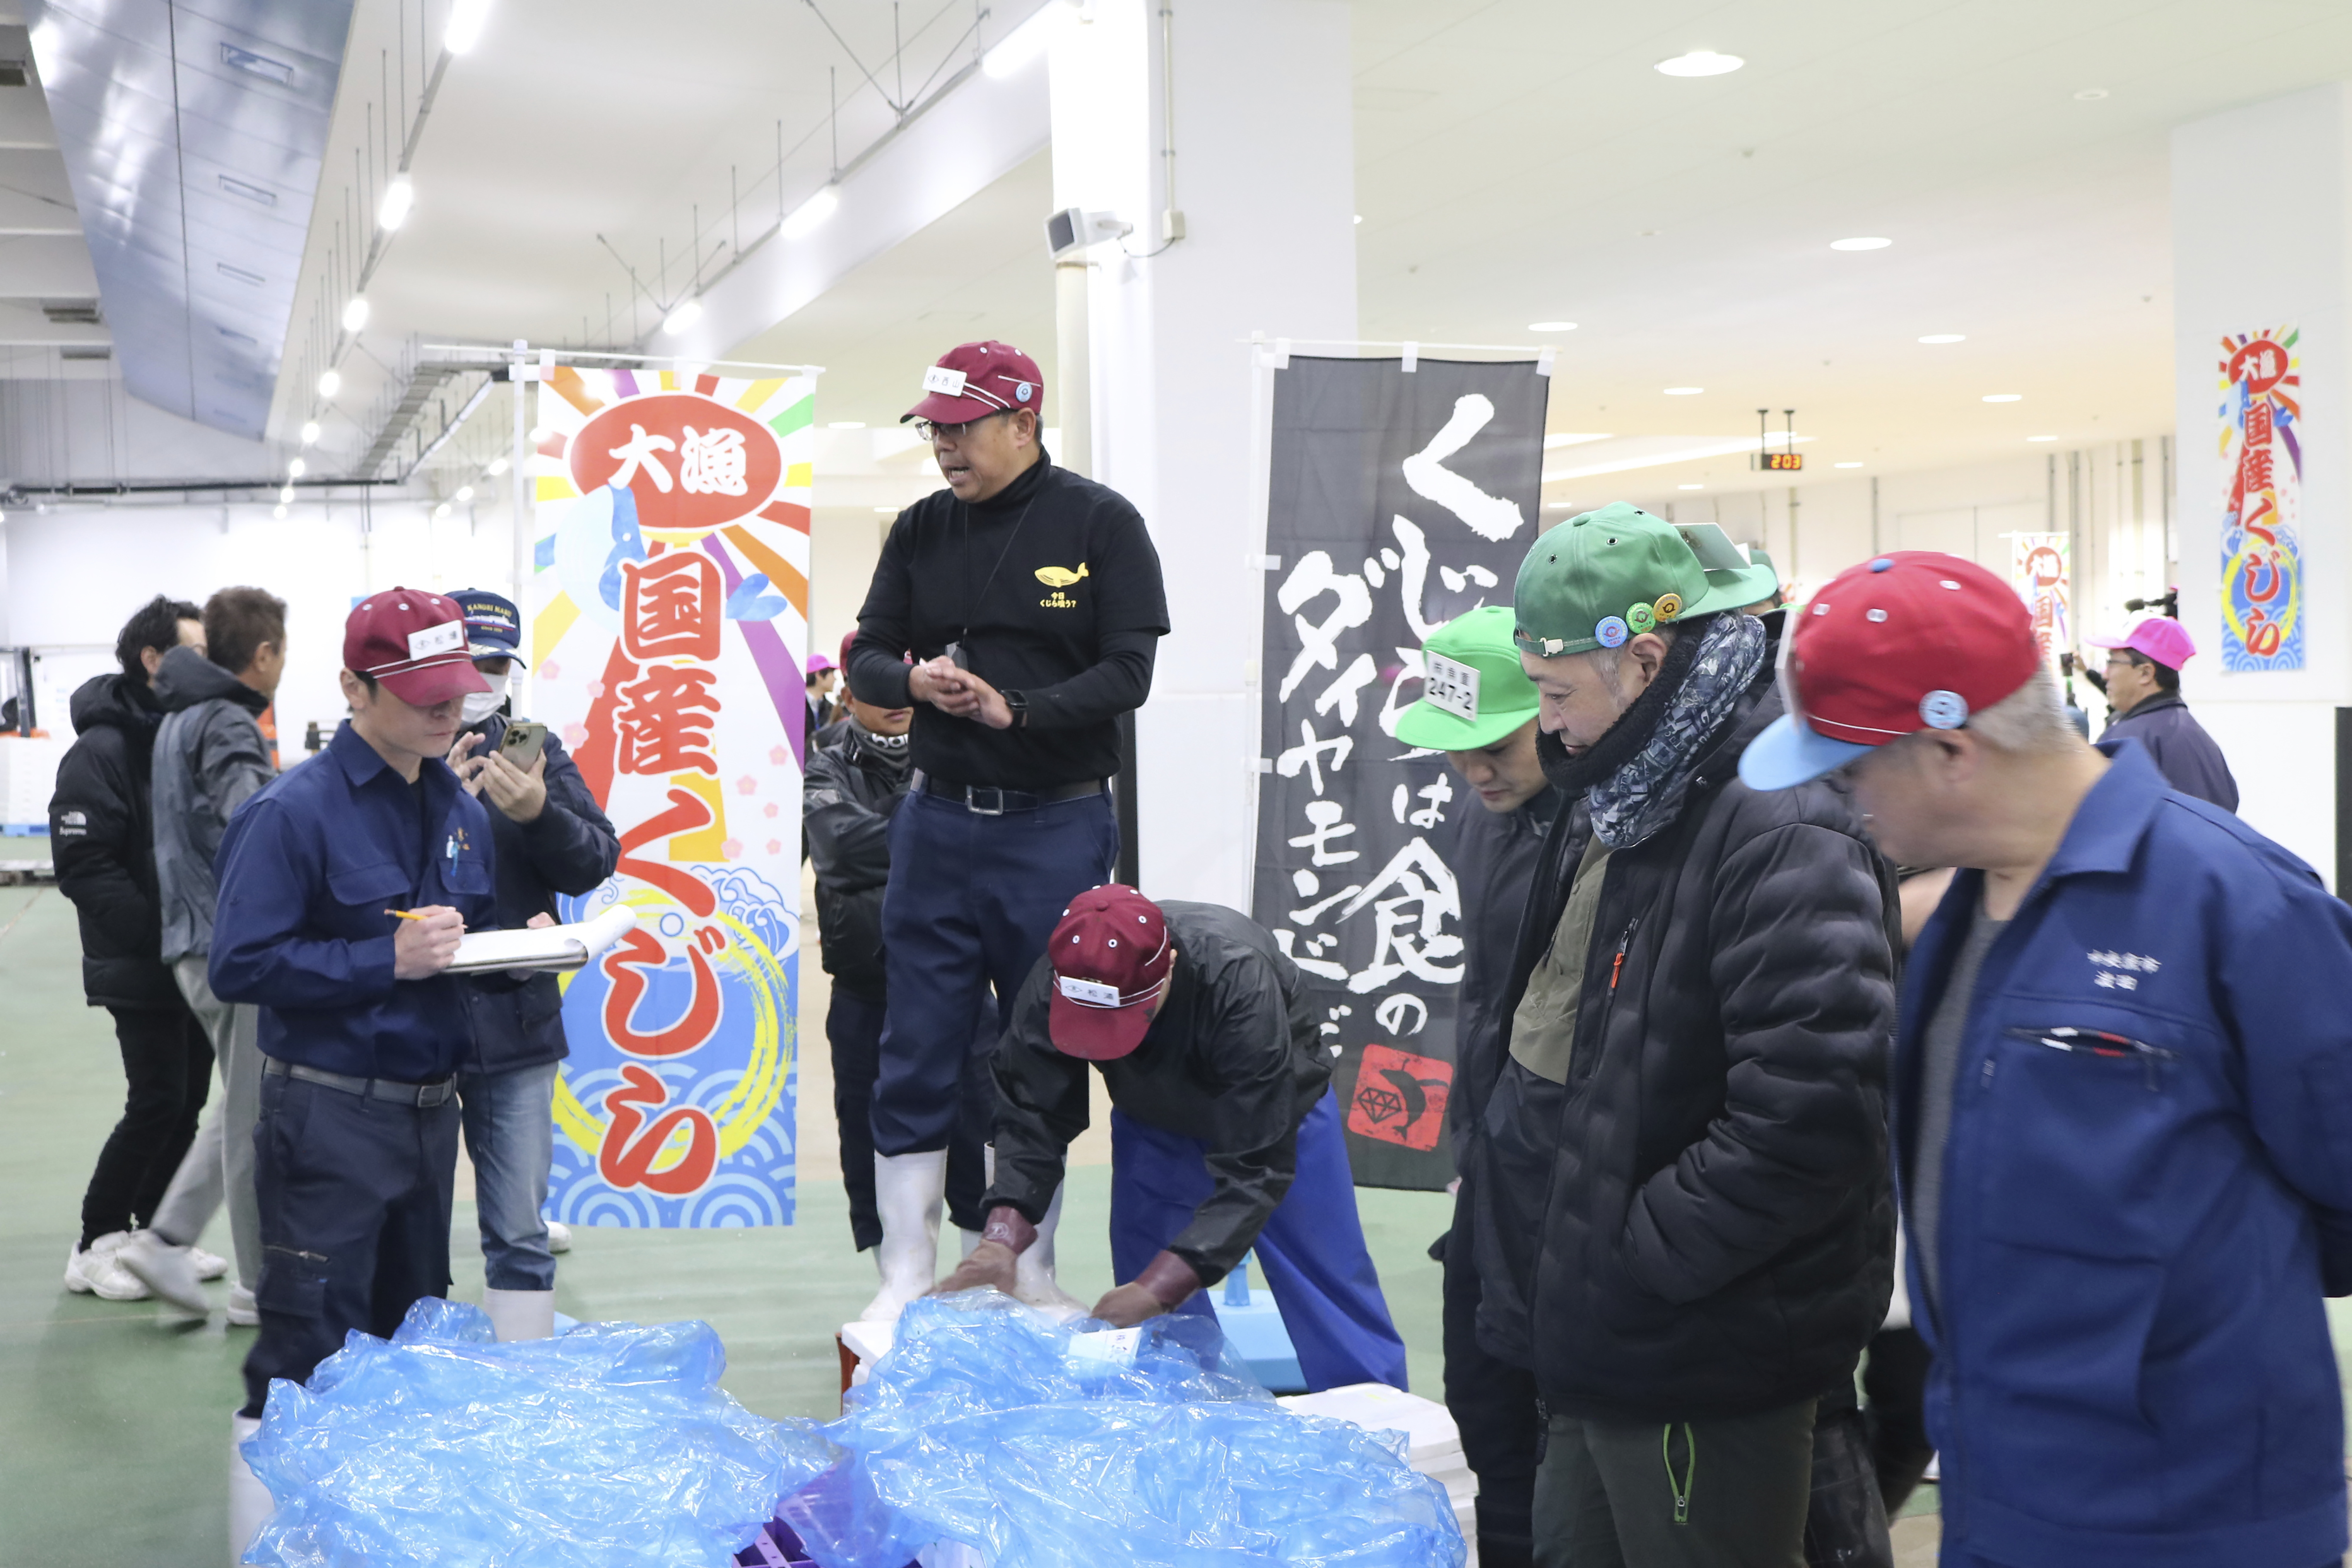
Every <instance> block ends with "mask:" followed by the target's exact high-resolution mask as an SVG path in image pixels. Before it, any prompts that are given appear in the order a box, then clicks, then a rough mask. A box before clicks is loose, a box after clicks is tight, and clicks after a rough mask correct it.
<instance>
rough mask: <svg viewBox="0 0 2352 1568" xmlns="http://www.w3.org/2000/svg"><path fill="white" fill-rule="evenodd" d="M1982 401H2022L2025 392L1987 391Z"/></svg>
mask: <svg viewBox="0 0 2352 1568" xmlns="http://www.w3.org/2000/svg"><path fill="white" fill-rule="evenodd" d="M1984 401H1986V402H1987V403H2022V402H2024V401H2025V394H2023V393H2021V392H1988V393H1986V394H1985V395H1984Z"/></svg>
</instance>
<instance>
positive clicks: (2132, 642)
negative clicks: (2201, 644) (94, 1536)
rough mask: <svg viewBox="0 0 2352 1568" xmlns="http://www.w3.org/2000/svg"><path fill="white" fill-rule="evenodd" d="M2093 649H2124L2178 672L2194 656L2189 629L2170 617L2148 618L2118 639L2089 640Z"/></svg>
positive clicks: (2194, 650)
mask: <svg viewBox="0 0 2352 1568" xmlns="http://www.w3.org/2000/svg"><path fill="white" fill-rule="evenodd" d="M2091 646H2092V647H2127V648H2129V649H2131V650H2132V652H2134V653H2138V654H2146V655H2147V657H2148V658H2152V659H2154V660H2156V662H2157V663H2158V664H2160V665H2162V666H2164V668H2167V669H2179V668H2180V667H2181V666H2182V665H2184V664H2187V663H2188V662H2189V660H2190V659H2192V658H2196V657H2197V645H2196V644H2195V643H2194V642H2192V641H2190V640H2189V628H2188V627H2187V626H2182V625H2181V624H2180V623H2179V621H2176V620H2174V619H2173V618H2172V617H2171V616H2148V617H2147V619H2146V620H2144V621H2142V622H2140V624H2139V625H2137V626H2134V627H2132V629H2131V630H2129V631H2127V632H2126V633H2125V634H2124V635H2123V636H2121V637H2093V638H2092V639H2091Z"/></svg>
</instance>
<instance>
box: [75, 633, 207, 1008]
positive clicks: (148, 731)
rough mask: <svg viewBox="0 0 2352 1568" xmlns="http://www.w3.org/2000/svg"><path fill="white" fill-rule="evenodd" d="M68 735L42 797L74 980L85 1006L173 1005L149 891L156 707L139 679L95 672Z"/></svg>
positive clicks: (78, 696)
mask: <svg viewBox="0 0 2352 1568" xmlns="http://www.w3.org/2000/svg"><path fill="white" fill-rule="evenodd" d="M67 711H68V712H69V713H70V714H71V715H72V716H73V727H74V735H75V739H74V743H73V745H72V746H71V747H70V748H69V749H68V751H67V752H66V754H65V759H64V761H62V762H60V763H58V789H57V793H56V794H55V795H51V796H50V797H49V843H50V845H51V847H52V853H53V854H54V855H55V857H56V860H57V868H58V890H59V891H61V892H63V893H64V894H65V896H66V897H67V898H68V899H71V900H73V906H74V913H75V914H76V915H78V916H79V918H80V921H81V988H82V992H83V994H85V995H87V996H88V997H89V1005H91V1006H93V1007H174V1006H178V1005H181V1002H180V988H179V986H178V984H175V983H174V982H173V979H172V971H171V970H170V969H169V968H168V967H167V966H166V965H165V964H164V963H163V915H162V912H161V908H160V905H159V902H158V900H157V899H156V895H155V830H154V817H153V816H152V812H151V809H150V806H149V787H150V784H149V776H148V775H149V771H150V769H151V767H152V763H153V761H154V756H155V731H156V728H157V726H159V725H160V724H162V723H163V707H162V705H161V704H160V703H158V702H157V701H156V700H155V695H154V693H153V692H152V691H150V690H149V689H148V688H147V683H146V681H144V680H143V679H142V680H133V679H131V678H130V677H128V676H125V675H121V674H120V673H118V674H114V675H100V676H93V677H92V678H91V679H89V680H86V681H84V682H82V684H81V686H80V688H79V689H78V690H76V691H75V692H74V694H73V701H72V702H71V703H70V704H69V705H68V709H67Z"/></svg>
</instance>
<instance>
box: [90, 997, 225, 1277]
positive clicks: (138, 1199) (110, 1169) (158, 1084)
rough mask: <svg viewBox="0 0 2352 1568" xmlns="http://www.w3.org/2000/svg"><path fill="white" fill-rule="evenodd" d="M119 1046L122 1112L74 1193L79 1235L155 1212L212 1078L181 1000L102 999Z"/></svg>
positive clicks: (136, 1223)
mask: <svg viewBox="0 0 2352 1568" xmlns="http://www.w3.org/2000/svg"><path fill="white" fill-rule="evenodd" d="M107 1011H108V1012H109V1013H111V1014H113V1015H114V1038H115V1041H116V1043H117V1044H118V1045H120V1046H121V1047H122V1077H123V1079H124V1081H125V1084H126V1085H127V1092H126V1093H125V1094H124V1096H123V1100H122V1119H121V1121H117V1122H116V1123H115V1124H114V1131H111V1132H110V1133H108V1134H107V1136H106V1143H105V1145H104V1146H103V1147H102V1148H100V1150H99V1152H98V1167H97V1169H95V1170H93V1171H92V1172H90V1173H89V1188H88V1189H87V1190H86V1191H85V1192H84V1193H83V1194H82V1199H81V1243H80V1245H82V1246H83V1247H88V1246H89V1244H90V1243H91V1242H93V1241H96V1240H97V1239H98V1238H99V1237H101V1236H108V1235H111V1234H112V1233H113V1232H115V1231H118V1230H138V1229H141V1228H142V1227H144V1226H146V1225H147V1223H148V1222H149V1221H150V1220H152V1219H153V1218H154V1217H155V1205H158V1204H160V1203H162V1202H163V1189H164V1188H166V1187H168V1186H170V1185H171V1184H172V1173H173V1172H174V1171H177V1170H178V1169H179V1168H180V1159H181V1157H182V1156H183V1155H184V1154H186V1153H187V1152H188V1144H189V1143H190V1142H192V1141H193V1140H194V1138H195V1135H196V1116H197V1114H198V1112H200V1111H202V1110H204V1108H205V1095H206V1094H207V1093H208V1092H209V1091H210V1089H211V1088H212V1080H213V1047H212V1042H211V1041H210V1040H209V1039H207V1038H206V1037H205V1029H204V1026H203V1025H202V1024H200V1023H198V1022H197V1021H196V1016H195V1015H194V1013H191V1012H189V1011H188V1007H187V1004H185V1003H184V1002H175V1003H173V1005H170V1006H168V1007H109V1008H108V1009H107Z"/></svg>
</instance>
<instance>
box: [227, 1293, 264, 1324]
mask: <svg viewBox="0 0 2352 1568" xmlns="http://www.w3.org/2000/svg"><path fill="white" fill-rule="evenodd" d="M228 1326H229V1327H230V1328H232V1329H257V1328H259V1327H261V1309H260V1308H259V1307H257V1306H256V1305H254V1301H253V1292H252V1291H250V1290H248V1289H246V1288H245V1287H244V1286H242V1285H232V1286H230V1287H229V1288H228Z"/></svg>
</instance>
